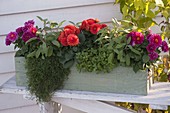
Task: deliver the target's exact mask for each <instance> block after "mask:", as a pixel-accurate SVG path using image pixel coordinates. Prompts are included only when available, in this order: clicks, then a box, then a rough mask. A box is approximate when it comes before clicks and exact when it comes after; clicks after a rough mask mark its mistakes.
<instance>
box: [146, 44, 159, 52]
mask: <svg viewBox="0 0 170 113" xmlns="http://www.w3.org/2000/svg"><path fill="white" fill-rule="evenodd" d="M146 49H147V51H148V52H149V53H151V52H154V51H155V50H156V49H157V46H155V44H153V43H150V44H148V46H146Z"/></svg>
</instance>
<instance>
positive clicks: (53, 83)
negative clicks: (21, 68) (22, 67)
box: [26, 56, 70, 102]
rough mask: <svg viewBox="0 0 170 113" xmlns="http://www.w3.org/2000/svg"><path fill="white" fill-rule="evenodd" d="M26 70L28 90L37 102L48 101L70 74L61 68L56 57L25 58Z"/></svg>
mask: <svg viewBox="0 0 170 113" xmlns="http://www.w3.org/2000/svg"><path fill="white" fill-rule="evenodd" d="M26 69H27V78H28V89H29V91H30V92H31V93H32V94H34V95H35V96H36V97H37V99H38V101H39V102H41V101H43V102H47V101H50V100H51V97H52V95H53V93H54V91H56V90H58V89H61V88H62V87H63V85H64V81H65V80H66V79H67V77H68V75H69V72H70V71H69V69H65V68H63V65H62V64H61V63H60V62H59V58H58V57H57V56H50V57H46V58H45V59H41V58H27V59H26Z"/></svg>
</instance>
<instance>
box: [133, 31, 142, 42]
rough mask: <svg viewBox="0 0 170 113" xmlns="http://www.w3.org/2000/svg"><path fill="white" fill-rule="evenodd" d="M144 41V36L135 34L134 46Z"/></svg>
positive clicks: (138, 33)
mask: <svg viewBox="0 0 170 113" xmlns="http://www.w3.org/2000/svg"><path fill="white" fill-rule="evenodd" d="M143 41H144V36H143V34H142V33H140V32H135V44H142V43H143Z"/></svg>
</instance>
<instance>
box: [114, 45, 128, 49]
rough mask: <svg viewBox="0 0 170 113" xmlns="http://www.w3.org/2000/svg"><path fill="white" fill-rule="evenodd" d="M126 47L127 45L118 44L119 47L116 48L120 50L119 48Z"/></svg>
mask: <svg viewBox="0 0 170 113" xmlns="http://www.w3.org/2000/svg"><path fill="white" fill-rule="evenodd" d="M125 45H126V44H118V45H117V46H116V48H117V49H119V48H122V47H124V46H125Z"/></svg>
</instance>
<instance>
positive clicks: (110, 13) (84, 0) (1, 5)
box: [0, 0, 159, 113]
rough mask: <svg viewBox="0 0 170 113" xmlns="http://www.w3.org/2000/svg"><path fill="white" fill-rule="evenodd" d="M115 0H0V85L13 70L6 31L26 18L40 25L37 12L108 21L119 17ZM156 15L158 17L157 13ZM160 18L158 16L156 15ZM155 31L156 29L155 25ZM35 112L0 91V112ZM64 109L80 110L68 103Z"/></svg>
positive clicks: (34, 108) (31, 104)
mask: <svg viewBox="0 0 170 113" xmlns="http://www.w3.org/2000/svg"><path fill="white" fill-rule="evenodd" d="M113 2H114V0H0V85H1V84H3V83H4V82H5V81H6V80H7V79H8V78H10V77H11V76H13V75H14V74H15V66H14V54H15V50H14V49H13V47H14V46H8V47H7V46H6V45H5V35H6V34H7V33H8V32H10V31H13V30H15V29H16V28H17V27H19V26H22V25H23V23H24V22H25V21H27V20H29V19H34V20H35V21H36V24H37V25H40V26H41V23H40V21H39V20H38V19H37V18H36V16H41V17H43V18H48V19H49V20H54V21H57V22H61V21H62V20H67V21H73V22H80V21H82V20H84V19H88V18H98V19H99V20H101V22H104V23H110V22H111V18H112V17H115V18H117V19H121V14H120V11H119V5H113ZM158 18H159V17H158ZM158 20H159V19H158ZM153 30H154V32H159V31H158V29H157V28H156V27H154V28H153ZM24 111H27V112H28V113H30V112H32V113H37V112H38V106H37V105H36V103H35V102H32V101H28V100H24V99H23V98H22V96H18V95H11V94H0V113H15V112H16V113H25V112H24ZM63 113H82V112H80V111H77V110H75V109H71V108H68V107H64V108H63Z"/></svg>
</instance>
